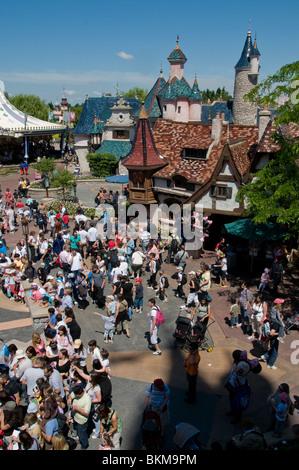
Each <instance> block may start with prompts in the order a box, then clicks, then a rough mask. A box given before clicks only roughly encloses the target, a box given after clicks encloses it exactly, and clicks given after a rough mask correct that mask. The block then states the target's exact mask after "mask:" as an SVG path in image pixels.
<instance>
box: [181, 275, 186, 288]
mask: <svg viewBox="0 0 299 470" xmlns="http://www.w3.org/2000/svg"><path fill="white" fill-rule="evenodd" d="M181 282H182V286H184V285H185V284H187V274H186V273H182V281H181Z"/></svg>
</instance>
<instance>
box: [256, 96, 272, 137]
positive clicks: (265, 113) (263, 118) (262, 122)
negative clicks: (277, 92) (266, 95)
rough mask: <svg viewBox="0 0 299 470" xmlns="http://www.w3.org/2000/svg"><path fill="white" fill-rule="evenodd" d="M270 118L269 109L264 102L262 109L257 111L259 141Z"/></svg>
mask: <svg viewBox="0 0 299 470" xmlns="http://www.w3.org/2000/svg"><path fill="white" fill-rule="evenodd" d="M270 119H271V111H269V110H268V106H267V104H265V105H264V109H263V110H262V111H260V112H259V141H260V140H261V138H262V137H263V135H264V132H265V130H266V127H267V126H268V124H269V121H270Z"/></svg>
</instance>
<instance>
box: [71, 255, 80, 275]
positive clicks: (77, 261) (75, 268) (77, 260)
mask: <svg viewBox="0 0 299 470" xmlns="http://www.w3.org/2000/svg"><path fill="white" fill-rule="evenodd" d="M81 260H82V256H81V255H80V253H76V254H75V256H73V261H72V264H71V271H78V270H79V269H81Z"/></svg>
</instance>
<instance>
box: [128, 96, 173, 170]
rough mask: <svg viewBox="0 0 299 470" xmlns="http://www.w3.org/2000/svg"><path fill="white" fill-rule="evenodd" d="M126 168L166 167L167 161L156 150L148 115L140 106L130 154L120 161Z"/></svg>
mask: <svg viewBox="0 0 299 470" xmlns="http://www.w3.org/2000/svg"><path fill="white" fill-rule="evenodd" d="M122 164H123V165H124V166H125V167H127V168H140V169H143V170H145V169H159V168H162V167H164V166H165V165H167V160H166V159H165V158H163V157H162V155H160V154H159V152H158V151H157V149H156V146H155V142H154V138H153V135H152V131H151V128H150V124H149V120H148V115H147V113H146V110H145V107H144V105H142V108H141V111H140V114H139V120H138V124H137V129H136V134H135V139H134V142H133V144H132V149H131V151H130V153H129V154H128V155H127V156H126V157H125V158H124V159H123V160H122Z"/></svg>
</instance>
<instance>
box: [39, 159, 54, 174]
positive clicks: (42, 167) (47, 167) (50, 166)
mask: <svg viewBox="0 0 299 470" xmlns="http://www.w3.org/2000/svg"><path fill="white" fill-rule="evenodd" d="M55 168H56V162H55V160H53V159H52V158H42V159H41V161H40V162H39V163H36V169H37V171H39V173H41V174H42V175H44V174H46V173H48V174H49V173H50V175H51V173H53V171H54V170H55Z"/></svg>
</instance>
